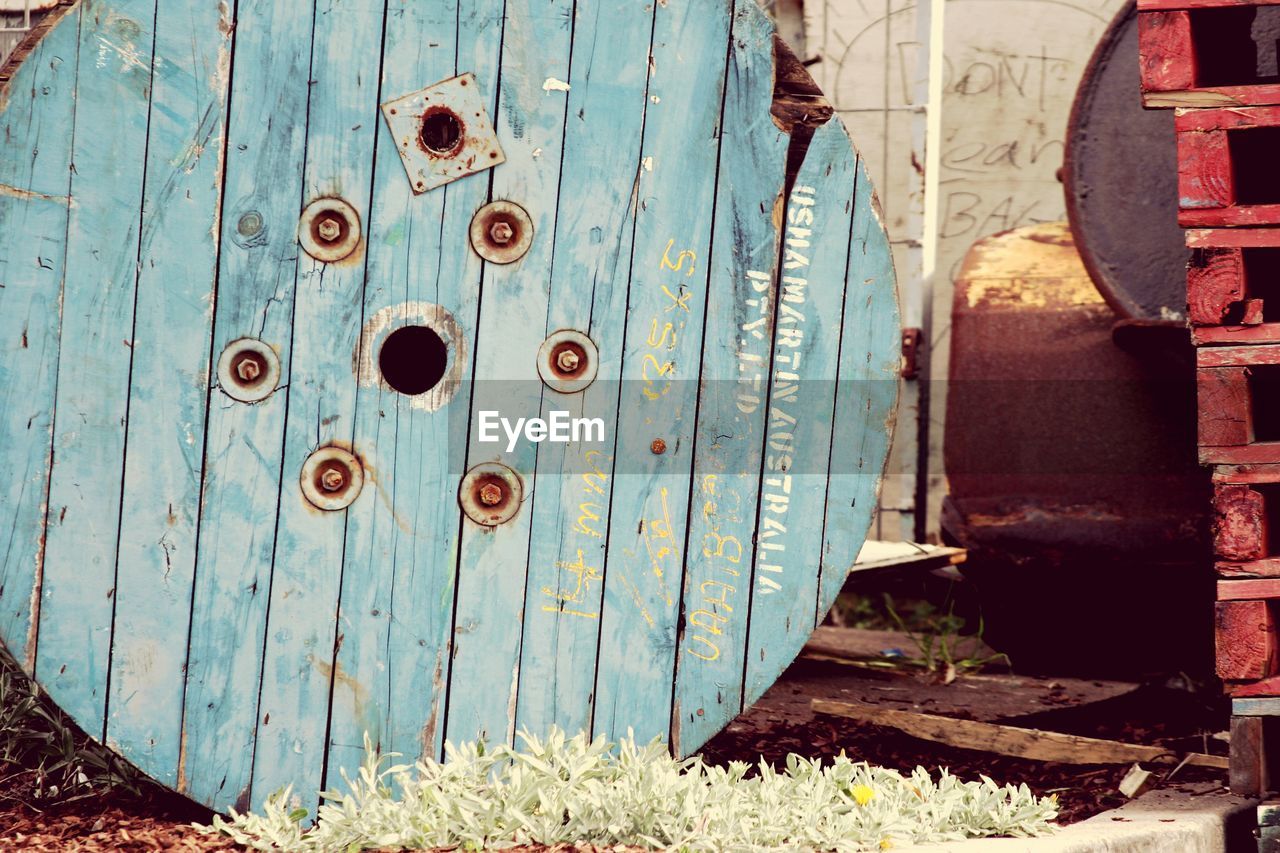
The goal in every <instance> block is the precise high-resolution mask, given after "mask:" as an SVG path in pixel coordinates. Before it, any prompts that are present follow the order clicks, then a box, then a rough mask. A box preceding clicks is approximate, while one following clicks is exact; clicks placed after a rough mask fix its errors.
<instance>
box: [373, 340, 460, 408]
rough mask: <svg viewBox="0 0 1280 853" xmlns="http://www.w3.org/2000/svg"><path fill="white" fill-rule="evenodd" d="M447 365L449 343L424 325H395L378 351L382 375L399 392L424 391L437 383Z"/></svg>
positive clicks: (420, 392)
mask: <svg viewBox="0 0 1280 853" xmlns="http://www.w3.org/2000/svg"><path fill="white" fill-rule="evenodd" d="M448 366H449V347H448V346H446V345H445V342H444V340H443V339H442V338H441V337H440V335H438V334H436V331H435V329H431V328H428V327H427V326H405V327H404V328H402V329H396V330H395V331H394V332H392V333H391V334H390V335H388V336H387V340H386V341H385V342H384V343H383V344H382V350H381V352H379V353H378V368H379V369H380V370H381V371H382V378H383V379H384V380H386V383H387V384H388V385H390V386H391V387H392V388H394V389H395V390H397V391H399V392H400V393H401V394H409V395H416V394H425V393H426V392H428V391H430V390H431V389H432V388H434V387H436V386H437V385H439V384H440V380H441V379H443V378H444V374H445V371H446V370H447V369H448Z"/></svg>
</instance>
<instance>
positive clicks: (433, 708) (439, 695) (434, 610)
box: [330, 0, 503, 756]
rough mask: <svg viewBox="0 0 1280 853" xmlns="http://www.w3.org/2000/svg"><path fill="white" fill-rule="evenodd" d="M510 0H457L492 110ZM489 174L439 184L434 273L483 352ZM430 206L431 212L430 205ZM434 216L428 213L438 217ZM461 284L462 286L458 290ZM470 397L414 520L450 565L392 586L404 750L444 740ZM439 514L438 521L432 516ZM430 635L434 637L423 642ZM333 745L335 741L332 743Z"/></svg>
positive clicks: (460, 47) (466, 43)
mask: <svg viewBox="0 0 1280 853" xmlns="http://www.w3.org/2000/svg"><path fill="white" fill-rule="evenodd" d="M408 5H410V4H406V7H407V6H408ZM502 8H503V4H502V0H468V2H466V3H459V4H458V10H459V13H458V19H457V23H456V30H457V60H456V68H457V70H459V71H462V70H466V69H472V70H474V71H475V73H476V75H477V77H476V85H477V86H478V87H479V90H480V92H481V93H482V94H483V101H484V103H485V104H487V105H488V109H489V115H490V117H491V118H492V116H493V115H494V114H495V113H496V110H497V98H498V62H499V57H500V50H501V42H502V35H501V34H502V27H503V16H502ZM410 70H412V69H410ZM383 71H384V74H385V73H389V69H388V68H387V67H386V66H385V65H384V69H383ZM424 82H425V81H424ZM386 94H387V95H388V96H393V95H392V93H391V92H390V91H386ZM393 97H394V96H393ZM379 132H380V133H381V131H379ZM489 184H490V180H489V176H488V175H487V174H482V175H477V176H474V177H470V178H467V179H464V180H460V181H457V182H455V183H452V184H450V185H448V186H447V187H445V188H444V189H443V190H438V191H437V192H443V193H444V214H443V216H444V218H443V220H442V222H441V224H440V226H439V230H440V246H441V249H440V261H439V271H438V273H437V274H436V275H437V276H438V281H439V290H438V291H437V294H438V295H436V296H435V297H434V298H433V299H432V301H434V302H436V303H438V304H444V302H445V300H446V299H448V298H450V293H453V294H455V297H454V298H456V300H457V301H456V306H457V310H456V312H454V318H455V320H456V321H457V322H458V323H459V324H460V325H461V326H462V328H463V334H464V338H465V341H466V344H467V346H468V347H469V349H468V352H475V346H476V340H475V330H476V327H477V323H478V319H477V312H478V311H479V303H480V289H479V287H478V286H477V285H478V283H479V282H480V280H481V274H482V273H481V267H482V265H483V262H482V261H481V259H480V257H479V256H478V255H476V254H475V253H474V252H472V251H470V249H469V248H468V246H469V240H470V237H469V231H470V227H471V215H472V213H473V212H474V211H476V210H478V209H479V208H480V207H481V206H482V205H483V204H484V203H485V202H486V201H488V199H489ZM421 202H422V198H421V197H419V198H418V200H417V204H420V203H421ZM380 203H381V202H379V204H380ZM423 215H424V216H427V214H426V213H424V214H423ZM427 221H428V222H430V219H428V220H427ZM434 224H435V223H432V225H434ZM393 233H394V232H389V233H388V235H387V239H391V237H392V235H393ZM454 287H456V288H457V289H456V290H451V288H454ZM473 360H474V356H467V357H466V359H464V361H463V364H462V372H463V376H464V377H468V376H470V370H471V364H472V363H473ZM469 407H470V390H469V388H468V387H467V385H466V383H464V384H463V387H462V388H461V389H459V392H458V395H457V396H456V397H455V398H454V399H453V402H452V403H450V404H449V407H448V418H449V423H450V424H453V425H454V426H452V427H451V428H450V431H449V441H448V446H447V447H445V448H436V450H435V453H436V456H435V457H434V459H435V461H434V462H433V463H431V467H430V468H429V470H428V473H427V476H429V477H434V478H440V479H441V480H442V481H443V484H444V485H443V489H444V491H443V494H444V495H445V499H444V500H443V501H442V503H441V505H440V506H439V507H436V508H427V507H420V509H419V512H424V513H431V514H430V515H427V516H426V517H425V518H423V519H422V520H421V521H420V522H419V525H418V526H417V527H416V528H415V530H416V531H417V533H418V539H419V542H418V546H417V547H418V548H420V549H422V548H430V549H432V552H433V557H432V560H433V561H439V562H435V563H434V565H437V566H439V571H440V572H442V573H443V574H442V576H440V577H433V576H432V575H431V574H430V573H428V572H424V571H421V570H420V569H419V566H422V565H423V564H422V563H421V562H419V563H415V564H412V565H413V568H412V569H411V570H410V571H407V572H400V571H397V572H396V576H395V583H394V586H393V588H392V595H393V596H394V598H395V601H396V602H397V607H399V606H401V605H403V606H404V607H406V608H408V612H409V613H412V614H415V618H413V619H410V620H403V619H395V620H392V623H391V633H390V636H389V638H388V640H389V643H390V645H389V647H388V651H387V655H388V657H390V658H391V659H393V660H402V661H403V660H417V661H419V662H420V663H419V665H418V666H415V667H412V668H405V667H402V668H401V669H400V670H398V671H396V672H395V673H393V675H394V676H395V677H393V678H391V679H390V687H391V694H390V696H391V698H390V700H389V701H390V706H391V716H390V720H389V721H388V724H387V731H388V737H389V740H387V741H386V743H387V744H389V746H390V748H391V749H394V750H396V751H399V752H402V753H404V754H405V755H412V754H414V749H413V747H414V746H418V747H420V748H421V749H422V751H423V752H428V751H431V752H434V754H436V755H438V756H442V755H443V750H444V704H445V695H444V693H445V686H446V685H447V684H448V680H447V679H448V669H449V649H450V648H451V643H452V631H453V627H454V625H453V595H452V593H453V590H454V588H455V583H456V574H455V573H456V571H457V551H456V546H455V548H450V549H449V550H448V551H447V552H446V553H443V554H442V553H439V552H438V549H439V543H440V542H441V541H444V537H446V536H450V537H452V541H454V542H457V541H458V540H459V537H460V535H461V520H460V513H459V512H458V504H457V500H458V498H457V487H458V481H459V478H460V474H461V471H460V468H461V464H462V448H461V447H460V446H459V445H458V443H457V442H458V441H459V436H462V435H465V429H466V428H465V426H458V424H460V423H461V422H462V421H463V419H465V418H466V417H467V416H468V413H469ZM441 414H443V412H441ZM434 428H435V429H439V425H434ZM402 452H403V451H402ZM402 487H403V488H405V489H407V490H408V491H409V494H410V495H412V496H413V497H412V498H411V500H414V501H417V500H418V497H417V495H418V492H417V486H416V484H415V483H414V482H412V480H410V481H408V482H404V483H403V486H402ZM397 505H398V504H397ZM437 513H438V514H437ZM437 523H438V524H439V525H440V526H439V527H434V526H432V525H434V524H437ZM442 584H443V588H442V586H441V585H442ZM424 642H426V643H427V645H425V646H424V645H423V643H424ZM427 696H430V697H431V698H430V701H429V702H428V701H427V700H426V699H424V697H427ZM332 748H333V747H332V745H331V746H330V749H332Z"/></svg>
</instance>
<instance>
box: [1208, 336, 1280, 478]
mask: <svg viewBox="0 0 1280 853" xmlns="http://www.w3.org/2000/svg"><path fill="white" fill-rule="evenodd" d="M1196 364H1197V369H1196V384H1197V386H1198V388H1199V394H1200V404H1199V429H1200V461H1201V462H1202V463H1205V464H1224V463H1225V464H1249V463H1253V464H1258V463H1280V405H1278V404H1277V402H1278V401H1280V344H1264V345H1258V346H1234V347H1201V348H1200V349H1199V350H1198V351H1197V353H1196Z"/></svg>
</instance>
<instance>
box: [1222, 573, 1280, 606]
mask: <svg viewBox="0 0 1280 853" xmlns="http://www.w3.org/2000/svg"><path fill="white" fill-rule="evenodd" d="M1253 598H1257V599H1272V598H1280V580H1277V579H1275V578H1257V579H1252V580H1220V581H1218V600H1219V601H1246V600H1248V599H1253Z"/></svg>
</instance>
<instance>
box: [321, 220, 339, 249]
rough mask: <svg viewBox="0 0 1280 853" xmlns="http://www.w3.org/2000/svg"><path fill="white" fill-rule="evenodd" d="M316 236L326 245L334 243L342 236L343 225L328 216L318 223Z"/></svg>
mask: <svg viewBox="0 0 1280 853" xmlns="http://www.w3.org/2000/svg"><path fill="white" fill-rule="evenodd" d="M316 234H318V235H320V239H321V240H324V241H325V242H326V243H332V242H334V241H335V240H337V239H338V238H339V237H341V236H342V223H341V222H339V221H338V220H337V219H335V218H333V217H332V216H326V217H325V218H324V219H321V220H320V221H319V222H317V223H316Z"/></svg>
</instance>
